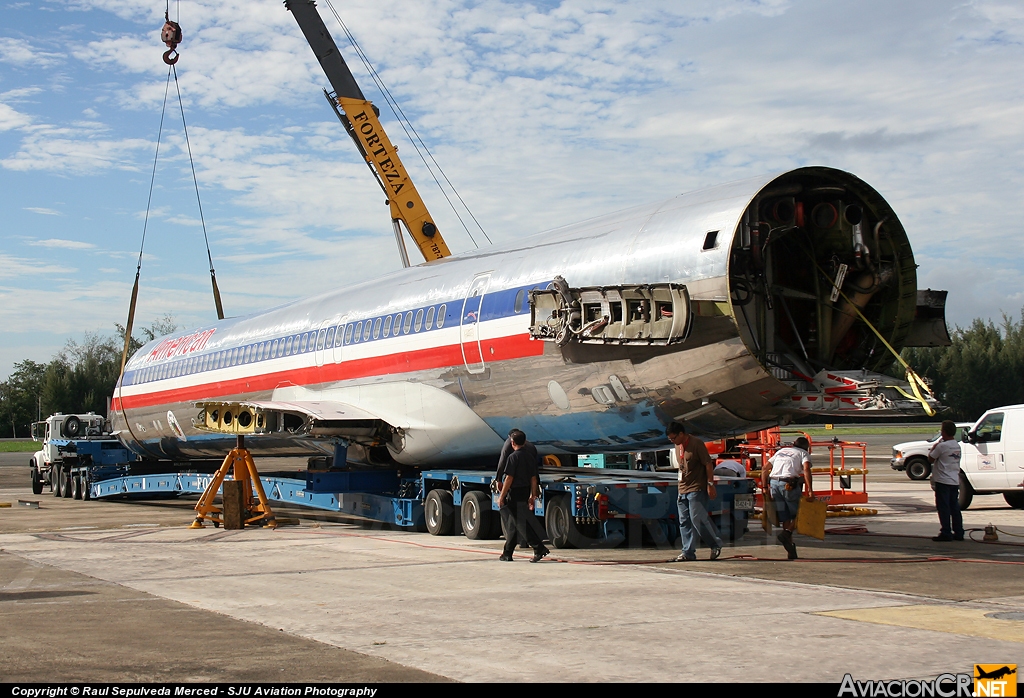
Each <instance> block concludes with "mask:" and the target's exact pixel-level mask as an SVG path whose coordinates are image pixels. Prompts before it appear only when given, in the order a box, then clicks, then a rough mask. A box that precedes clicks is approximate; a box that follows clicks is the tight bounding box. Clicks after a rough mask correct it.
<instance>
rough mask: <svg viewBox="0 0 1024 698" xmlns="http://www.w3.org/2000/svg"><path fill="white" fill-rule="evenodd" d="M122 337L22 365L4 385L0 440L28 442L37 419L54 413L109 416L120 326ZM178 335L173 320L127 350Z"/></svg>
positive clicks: (73, 346) (91, 340)
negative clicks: (8, 437)
mask: <svg viewBox="0 0 1024 698" xmlns="http://www.w3.org/2000/svg"><path fill="white" fill-rule="evenodd" d="M116 328H117V333H118V335H119V338H118V337H111V336H105V335H100V334H94V333H86V335H85V338H84V339H83V340H82V341H81V342H76V341H75V340H69V341H68V343H67V344H66V345H65V346H64V348H63V349H62V350H61V351H60V352H58V354H57V355H56V356H54V357H53V359H51V360H50V362H49V363H47V364H41V363H37V362H35V361H30V360H26V361H22V362H20V363H18V364H15V366H14V372H13V373H11V375H10V376H9V377H8V379H7V380H6V381H4V382H3V383H0V436H13V437H19V436H22V437H27V436H29V435H30V431H29V429H30V425H31V423H32V422H33V421H35V420H36V417H37V414H41V415H42V416H43V417H46V416H48V415H51V414H53V413H55V412H65V413H74V412H79V413H81V412H95V413H97V414H104V415H105V414H106V413H107V399H108V398H109V397H111V396H112V395H113V392H114V385H115V384H116V383H117V378H118V375H119V373H120V370H121V351H122V350H123V349H124V327H122V326H121V325H116ZM176 329H177V324H176V323H175V322H174V318H173V317H171V316H170V315H165V316H164V317H162V318H160V319H158V320H156V321H155V322H153V323H152V324H151V325H150V326H149V327H143V328H140V329H139V333H140V334H141V338H139V337H137V336H135V335H133V336H132V339H131V344H130V345H129V348H130V351H131V353H135V352H136V351H138V349H139V348H140V347H141V346H142V345H143V344H145V343H146V342H149V341H152V340H153V339H156V338H157V337H160V336H163V335H166V334H170V333H171V332H174V331H175V330H176Z"/></svg>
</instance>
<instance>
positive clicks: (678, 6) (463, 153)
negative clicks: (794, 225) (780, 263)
mask: <svg viewBox="0 0 1024 698" xmlns="http://www.w3.org/2000/svg"><path fill="white" fill-rule="evenodd" d="M165 1H166V0H165ZM165 1H161V2H156V1H153V0H146V1H143V0H34V1H32V2H10V1H6V2H5V0H0V18H2V22H0V328H2V329H0V379H2V378H3V377H5V376H6V375H7V374H8V372H9V370H10V368H11V366H12V365H13V364H14V363H15V362H16V361H19V360H21V359H24V358H30V359H34V360H37V361H46V360H48V359H49V358H50V357H51V356H52V355H53V354H54V353H55V352H56V351H57V350H59V349H60V348H61V347H62V346H63V345H64V343H65V342H66V341H67V339H69V338H72V339H81V338H82V336H83V335H84V333H85V332H87V331H101V332H108V333H112V332H113V325H114V323H115V322H122V323H123V322H124V318H125V316H126V314H127V310H128V300H129V295H130V291H131V285H132V281H133V280H134V271H135V266H136V262H137V257H138V251H139V245H140V241H141V236H142V232H143V219H144V213H145V210H146V203H147V196H148V192H149V183H150V175H151V172H152V167H153V156H154V147H155V142H156V135H157V130H158V127H159V124H160V112H161V103H162V100H163V95H164V88H165V84H166V77H167V67H166V66H165V65H164V64H163V62H162V61H161V54H162V52H163V50H164V46H163V45H162V44H161V43H160V41H159V30H160V27H161V25H162V24H163V13H164V10H165ZM333 2H334V6H335V8H336V9H337V10H338V11H339V12H340V14H341V16H342V18H343V19H344V21H345V22H346V24H347V25H348V27H349V28H350V30H351V31H352V32H353V34H354V35H355V36H356V38H357V39H358V41H359V42H360V44H361V46H362V47H363V49H364V50H365V52H366V54H367V55H368V56H369V58H370V59H371V60H372V61H373V63H374V65H375V67H376V68H377V69H378V71H379V72H380V74H381V75H382V76H383V79H384V81H385V82H386V84H387V85H388V87H389V88H390V90H391V91H392V93H393V94H394V95H395V96H396V97H397V98H398V99H399V101H400V103H401V105H402V107H403V109H404V110H405V112H406V114H407V115H408V116H409V117H410V118H411V119H412V121H413V123H414V124H415V126H416V128H417V129H418V130H419V132H420V134H421V136H422V137H423V138H424V140H425V141H426V142H427V144H428V145H429V146H430V148H431V149H432V151H433V153H434V155H435V157H436V159H437V161H438V162H439V163H440V164H441V166H442V167H443V168H444V169H445V172H446V173H447V175H448V177H449V178H450V179H451V181H452V182H453V183H454V184H455V186H456V187H457V188H458V190H459V192H460V194H461V195H462V197H463V198H464V199H465V201H466V202H467V203H468V204H469V206H470V207H471V208H472V210H473V213H474V214H475V215H476V217H477V219H478V220H479V221H480V222H481V224H482V225H483V227H484V228H485V229H486V231H487V233H488V235H489V236H490V237H491V239H493V240H494V241H495V242H501V241H506V240H510V239H512V238H513V237H515V236H518V235H522V234H524V233H531V232H536V231H539V230H543V229H546V228H550V227H554V226H556V225H560V224H564V223H569V222H573V221H575V220H580V219H583V218H587V217H590V216H593V215H596V214H599V213H603V212H608V211H612V210H616V209H620V208H624V207H627V206H632V205H634V204H641V203H645V202H651V201H657V200H659V199H664V198H668V197H670V196H672V195H674V194H677V193H680V192H684V191H690V190H694V189H699V188H701V187H704V186H708V185H712V184H718V183H722V182H727V181H731V180H736V179H742V178H746V177H751V176H755V175H759V174H763V173H766V172H773V171H781V170H785V169H789V168H792V167H797V166H803V165H812V164H813V165H828V166H832V167H838V168H841V169H846V170H849V171H851V172H853V173H855V174H857V175H858V176H860V177H862V178H863V179H865V180H866V181H868V182H869V183H870V184H872V185H873V186H874V187H875V188H876V189H878V190H879V191H880V192H881V193H882V195H883V196H885V197H886V199H887V200H888V201H889V202H890V203H891V204H892V206H893V207H894V208H895V210H896V211H897V213H898V214H899V215H900V218H901V219H902V221H903V223H904V225H905V227H906V228H907V230H908V232H909V233H910V237H911V242H912V244H913V245H914V250H915V254H916V257H917V261H918V263H919V265H920V269H919V275H920V285H921V286H922V287H929V286H930V287H932V288H943V289H948V290H949V291H950V298H949V305H948V313H947V314H948V317H949V319H950V321H951V323H957V324H961V325H964V324H967V323H969V322H970V321H971V319H972V318H974V317H979V316H980V317H992V318H994V319H998V318H999V317H1000V316H1001V315H1000V314H1001V313H1002V312H1006V313H1009V314H1010V315H1013V316H1017V315H1018V314H1019V312H1020V309H1021V306H1022V304H1024V287H1022V273H1021V272H1022V269H1024V262H1022V260H1024V255H1022V254H1021V248H1022V246H1021V243H1020V241H1019V239H1020V237H1021V235H1022V234H1024V212H1022V211H1021V204H1022V202H1024V197H1022V189H1024V81H1022V80H1021V69H1022V58H1024V4H1022V3H1020V2H1019V1H1013V2H1010V1H1002V2H1000V1H991V2H988V1H982V0H977V1H974V2H971V1H969V0H968V1H964V0H957V1H946V0H901V1H900V2H892V1H891V0H882V1H877V2H876V1H874V0H858V1H857V2H852V1H848V2H841V1H835V2H825V1H823V0H815V1H807V0H672V1H658V0H644V1H643V2H640V1H638V0H634V1H633V2H616V1H614V0H564V1H562V2H558V1H555V0H543V1H539V2H515V1H512V0H507V1H504V2H502V1H498V0H418V1H417V2H409V1H408V0H406V1H405V2H399V1H397V0H333ZM320 7H321V12H322V14H323V15H324V17H325V21H326V22H327V24H328V27H330V28H331V30H332V31H333V32H334V33H335V37H336V40H337V41H338V43H339V45H340V46H341V48H342V51H343V52H344V53H345V54H346V55H347V56H348V59H349V62H350V64H351V65H352V68H353V71H354V72H355V74H356V77H357V79H358V80H360V82H361V83H362V84H363V87H364V91H365V92H366V93H367V96H368V97H369V98H370V99H372V100H374V101H375V102H377V103H379V104H381V105H382V106H383V104H384V103H383V100H382V99H381V98H380V95H379V93H378V92H377V91H376V90H375V89H374V88H373V84H372V82H371V80H370V79H369V77H367V76H366V74H365V72H364V70H363V69H362V66H361V64H360V63H359V62H358V61H357V60H356V58H355V57H354V54H353V52H352V50H351V47H350V46H349V44H348V43H347V41H344V38H343V35H342V33H341V29H340V27H339V26H338V24H337V23H336V21H335V20H334V18H333V16H331V14H330V13H329V11H328V9H327V6H326V0H321V2H320ZM170 9H171V13H172V18H173V17H174V16H175V15H177V16H178V17H179V20H180V23H181V25H182V28H183V31H184V34H185V39H184V42H183V43H182V45H181V46H180V47H179V51H180V53H181V59H180V61H179V62H178V64H177V69H178V75H179V80H180V83H179V84H180V89H181V93H182V97H183V100H184V106H185V111H186V118H187V120H188V127H189V135H190V137H191V146H192V152H193V155H194V156H195V166H196V171H197V174H198V178H199V187H200V192H201V195H202V201H203V211H204V214H205V217H206V224H207V230H208V233H209V236H210V243H211V247H212V252H213V259H214V263H215V264H216V266H217V276H218V280H219V283H220V287H221V290H222V292H223V294H224V304H225V309H226V312H227V313H228V314H229V315H232V314H241V313H245V312H250V311H252V310H258V309H260V308H265V307H269V306H272V305H276V304H279V303H281V302H284V301H287V300H291V299H294V298H298V297H301V296H303V295H307V294H312V293H315V292H318V291H321V290H325V289H328V288H331V287H336V286H340V285H343V284H345V283H347V282H349V281H358V280H363V279H366V278H371V277H373V276H376V275H378V274H381V273H383V272H386V271H390V270H393V269H395V268H397V267H399V266H400V263H399V261H398V255H397V253H396V251H395V244H394V239H393V235H392V232H391V226H390V220H389V216H388V210H387V207H386V206H385V205H384V198H383V196H382V195H381V192H380V190H379V189H378V188H377V185H376V183H375V182H374V181H373V179H372V178H371V176H370V174H369V172H368V171H367V169H366V167H365V165H364V164H363V163H362V162H361V160H360V159H359V158H358V156H357V155H356V153H355V150H354V148H353V146H352V144H351V142H350V141H349V140H348V139H347V137H346V136H345V135H344V133H343V132H342V130H341V127H340V125H339V124H338V122H337V120H336V118H335V116H334V114H333V112H332V111H331V110H330V107H329V106H328V105H327V103H326V100H325V99H324V97H323V93H322V91H321V88H322V87H323V86H325V85H326V84H327V82H326V79H325V78H324V76H323V75H322V73H321V71H320V68H319V65H318V64H317V63H316V62H315V59H314V57H313V55H312V52H311V51H310V49H309V47H308V46H307V44H306V43H305V41H304V40H303V38H302V36H301V34H300V32H299V29H298V26H297V25H296V24H295V21H294V20H293V19H292V17H291V15H290V13H288V12H287V11H286V10H285V9H284V7H283V5H282V3H281V2H280V1H279V0H222V1H220V2H213V1H207V0H199V1H190V2H181V3H180V4H179V3H176V2H173V0H172V2H171V6H170ZM170 100H171V101H170V102H169V105H170V106H173V107H174V109H177V97H176V95H175V93H174V86H173V83H172V85H171V96H170ZM383 117H384V118H385V119H386V121H385V124H386V125H388V127H389V132H390V133H391V135H392V138H393V139H394V140H395V141H396V142H397V143H398V144H399V147H400V149H402V153H403V154H404V155H405V160H406V163H407V165H408V166H409V167H410V170H411V171H412V173H413V176H414V178H415V179H416V181H417V182H418V183H419V186H420V188H421V190H422V192H423V194H424V197H425V199H426V200H427V202H428V204H429V205H430V206H431V209H432V212H433V214H434V216H435V218H437V219H438V221H439V224H440V227H441V229H442V231H444V234H445V237H446V239H447V240H448V243H449V245H450V247H451V248H452V249H453V250H454V251H463V250H467V249H471V248H472V247H473V244H474V243H473V241H472V240H471V238H470V237H469V235H467V233H466V232H465V231H464V230H463V229H462V226H461V225H460V223H459V220H458V219H457V218H456V217H455V215H454V214H453V213H452V212H451V211H450V209H447V208H446V204H445V201H444V197H443V196H442V194H441V192H440V191H439V190H438V189H436V188H435V187H434V186H433V184H432V181H431V179H430V177H429V175H428V174H427V172H426V171H425V169H424V167H423V166H422V165H421V164H420V163H419V161H418V159H417V158H416V157H415V155H414V151H413V149H412V146H411V144H410V143H409V142H408V141H407V140H406V139H405V137H404V134H402V131H401V129H400V127H399V126H398V124H397V123H396V122H395V121H394V118H393V116H392V115H391V114H390V112H389V111H388V110H387V109H386V108H385V109H383ZM164 128H165V130H164V137H163V146H162V153H161V157H160V159H159V162H158V167H157V171H156V188H155V190H154V193H153V202H152V211H151V214H150V220H149V227H148V232H147V239H146V246H145V259H144V262H143V267H142V292H141V294H140V297H139V309H138V315H137V320H136V323H137V326H138V325H147V324H149V323H151V322H153V321H154V320H155V319H157V318H159V317H161V316H163V315H165V314H168V313H169V314H172V315H173V316H174V318H175V320H176V321H177V322H178V324H179V325H182V326H186V327H189V326H194V325H197V324H199V323H202V322H207V321H209V320H210V319H212V318H213V317H215V312H214V306H213V301H212V298H211V294H210V290H209V276H208V272H207V267H208V264H207V261H206V252H205V247H204V244H203V234H202V228H201V227H200V225H199V212H198V207H197V204H196V199H195V191H194V188H193V184H192V179H191V170H190V168H189V161H188V156H187V152H186V150H185V141H184V139H183V137H182V129H181V119H180V114H179V113H177V112H176V111H170V110H169V111H168V116H167V119H166V121H165V124H164ZM474 232H475V231H474ZM475 234H476V237H477V240H478V241H479V240H480V239H481V236H480V234H479V232H476V233H475Z"/></svg>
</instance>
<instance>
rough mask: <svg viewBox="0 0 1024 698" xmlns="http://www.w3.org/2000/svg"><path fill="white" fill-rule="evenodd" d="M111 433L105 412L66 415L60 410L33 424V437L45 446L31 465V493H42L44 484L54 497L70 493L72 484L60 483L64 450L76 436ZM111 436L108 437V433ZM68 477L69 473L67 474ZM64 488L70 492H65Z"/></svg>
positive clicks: (79, 437)
mask: <svg viewBox="0 0 1024 698" xmlns="http://www.w3.org/2000/svg"><path fill="white" fill-rule="evenodd" d="M107 434H109V429H108V428H107V420H106V418H105V417H104V416H103V415H99V414H95V413H93V412H87V413H86V414H63V413H61V412H58V413H56V414H53V415H50V416H49V417H47V418H46V419H44V420H42V421H40V422H33V423H32V440H33V441H39V442H41V443H42V448H41V449H40V450H38V451H36V452H35V453H34V454H32V459H31V460H30V461H29V467H30V468H31V470H32V493H33V494H42V493H43V487H44V486H45V485H49V486H50V490H51V491H52V492H53V494H54V495H55V496H62V495H63V496H68V497H69V496H71V489H72V488H71V487H70V486H68V487H63V486H62V482H61V475H62V467H61V466H62V465H63V463H64V461H65V452H66V451H67V450H68V449H69V445H70V444H71V442H72V441H74V440H76V439H90V438H98V437H104V436H106V435H107ZM107 438H109V436H107ZM64 478H65V480H67V475H66V474H64ZM65 490H66V491H67V494H64V492H65Z"/></svg>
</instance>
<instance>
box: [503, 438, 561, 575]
mask: <svg viewBox="0 0 1024 698" xmlns="http://www.w3.org/2000/svg"><path fill="white" fill-rule="evenodd" d="M509 438H510V439H511V441H512V453H511V454H509V456H508V458H506V459H505V462H504V471H503V478H502V481H501V494H500V495H499V496H498V507H499V508H500V509H501V516H502V520H503V521H504V523H505V549H504V550H503V551H502V553H501V557H500V558H499V559H500V560H504V561H506V562H512V553H513V552H515V549H516V539H517V537H518V538H519V539H521V540H525V541H526V542H527V544H528V545H529V546H530V547H531V548H533V557H532V558H530V562H540V561H541V560H542V559H544V556H545V555H547V554H548V553H549V552H551V551H549V550H548V549H547V548H546V547H544V543H543V541H542V536H541V535H540V534H539V532H538V530H537V529H538V528H540V527H539V525H538V524H537V518H536V516H534V513H533V502H534V500H535V499H536V498H537V497H539V496H540V484H539V473H538V466H539V464H540V459H539V458H538V457H537V449H536V448H531V449H528V448H526V443H527V442H526V434H524V433H523V432H521V431H518V430H517V431H515V432H514V433H512V435H511V436H510V437H509ZM531 446H532V444H531ZM517 533H518V536H517V535H516V534H517Z"/></svg>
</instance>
